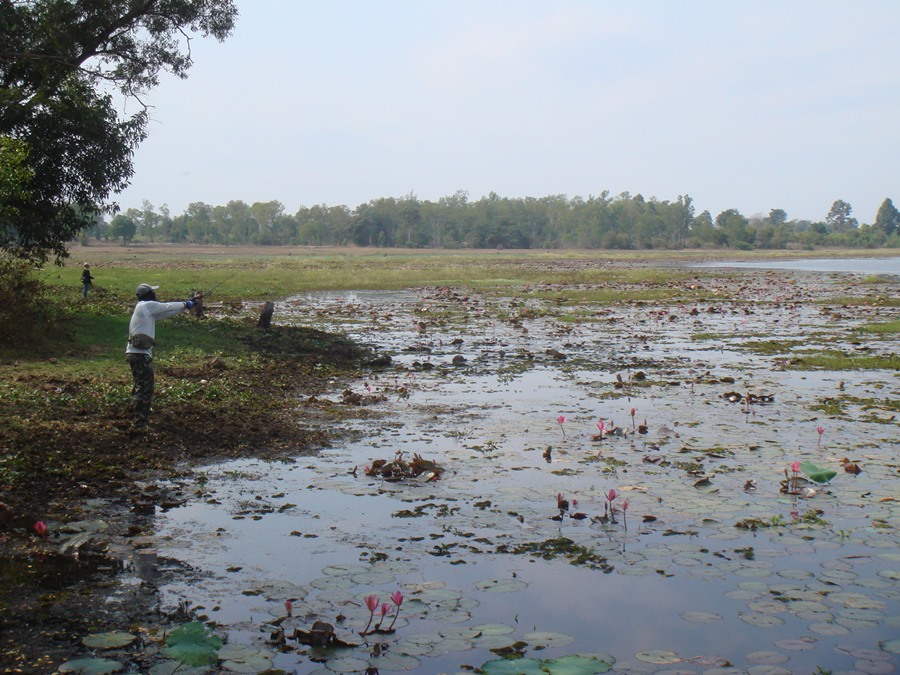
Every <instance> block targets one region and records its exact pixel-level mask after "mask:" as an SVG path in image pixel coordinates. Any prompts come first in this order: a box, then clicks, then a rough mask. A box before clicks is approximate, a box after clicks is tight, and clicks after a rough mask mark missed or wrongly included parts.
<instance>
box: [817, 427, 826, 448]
mask: <svg viewBox="0 0 900 675" xmlns="http://www.w3.org/2000/svg"><path fill="white" fill-rule="evenodd" d="M816 431H818V432H819V445H821V444H822V434H824V433H825V427H817V428H816Z"/></svg>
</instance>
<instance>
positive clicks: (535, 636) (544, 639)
mask: <svg viewBox="0 0 900 675" xmlns="http://www.w3.org/2000/svg"><path fill="white" fill-rule="evenodd" d="M522 639H523V640H524V641H525V642H527V643H528V644H530V645H532V646H533V647H564V646H565V645H570V644H572V643H573V642H575V638H573V637H572V636H571V635H565V634H564V633H551V632H546V631H535V632H533V633H527V634H525V635H523V636H522Z"/></svg>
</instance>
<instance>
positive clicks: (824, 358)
mask: <svg viewBox="0 0 900 675" xmlns="http://www.w3.org/2000/svg"><path fill="white" fill-rule="evenodd" d="M790 367H791V368H795V369H797V370H900V355H897V354H886V355H884V356H880V355H871V356H855V355H850V356H848V355H847V354H844V353H843V352H841V351H838V350H834V349H832V350H823V351H817V352H804V353H803V354H801V355H799V356H796V357H794V358H792V359H791V360H790Z"/></svg>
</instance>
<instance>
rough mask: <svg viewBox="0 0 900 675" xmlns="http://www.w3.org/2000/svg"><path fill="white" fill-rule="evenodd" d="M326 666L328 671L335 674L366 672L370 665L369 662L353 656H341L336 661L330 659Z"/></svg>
mask: <svg viewBox="0 0 900 675" xmlns="http://www.w3.org/2000/svg"><path fill="white" fill-rule="evenodd" d="M326 666H327V667H328V670H330V671H332V672H334V673H357V672H365V670H366V668H368V667H369V664H368V662H367V661H363V660H362V659H357V658H354V657H352V656H341V657H338V658H336V659H329V660H328V663H327V664H326Z"/></svg>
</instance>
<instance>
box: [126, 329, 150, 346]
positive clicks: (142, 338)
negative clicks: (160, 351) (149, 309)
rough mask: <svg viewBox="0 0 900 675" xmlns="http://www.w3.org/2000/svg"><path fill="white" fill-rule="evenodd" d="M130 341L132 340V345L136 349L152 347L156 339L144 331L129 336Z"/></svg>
mask: <svg viewBox="0 0 900 675" xmlns="http://www.w3.org/2000/svg"><path fill="white" fill-rule="evenodd" d="M128 342H130V343H131V346H132V347H134V348H135V349H150V348H151V347H152V346H153V345H154V344H156V341H155V340H154V339H153V338H152V337H150V336H149V335H144V334H143V333H135V334H134V335H132V336H131V337H129V338H128Z"/></svg>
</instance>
